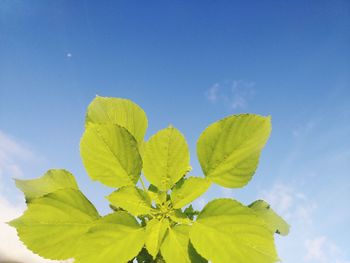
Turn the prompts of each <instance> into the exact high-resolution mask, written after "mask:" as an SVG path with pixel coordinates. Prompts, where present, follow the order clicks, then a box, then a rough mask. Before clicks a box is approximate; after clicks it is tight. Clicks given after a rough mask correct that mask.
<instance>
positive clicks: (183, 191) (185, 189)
mask: <svg viewBox="0 0 350 263" xmlns="http://www.w3.org/2000/svg"><path fill="white" fill-rule="evenodd" d="M210 185H211V182H210V181H209V180H207V179H205V178H200V177H189V178H187V179H184V182H183V183H182V184H180V185H179V187H177V186H175V187H174V189H173V191H172V192H171V195H170V197H171V201H172V203H173V207H174V208H181V207H184V206H186V205H188V204H189V203H191V202H192V201H193V200H195V199H197V198H198V197H200V196H201V195H202V194H204V193H205V192H206V191H207V190H208V188H209V186H210Z"/></svg>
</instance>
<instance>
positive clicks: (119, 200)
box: [107, 186, 153, 216]
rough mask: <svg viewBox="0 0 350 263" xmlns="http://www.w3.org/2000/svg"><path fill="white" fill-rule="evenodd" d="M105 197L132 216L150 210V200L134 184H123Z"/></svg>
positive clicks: (146, 212) (144, 213) (149, 211)
mask: <svg viewBox="0 0 350 263" xmlns="http://www.w3.org/2000/svg"><path fill="white" fill-rule="evenodd" d="M107 199H108V200H109V201H110V202H111V204H112V205H114V206H116V207H120V208H123V209H124V210H126V211H128V212H130V213H131V214H132V215H134V216H138V215H147V214H150V213H151V212H152V210H153V209H152V207H151V200H150V198H149V197H148V196H147V193H145V192H144V191H143V190H141V189H139V188H137V187H136V186H124V187H122V188H119V189H118V190H117V191H115V192H113V193H112V194H110V195H109V196H108V197H107Z"/></svg>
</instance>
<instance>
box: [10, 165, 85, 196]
mask: <svg viewBox="0 0 350 263" xmlns="http://www.w3.org/2000/svg"><path fill="white" fill-rule="evenodd" d="M16 186H17V187H18V188H19V189H20V190H21V191H22V192H23V193H24V195H25V198H26V200H27V202H30V201H31V200H32V199H34V198H37V197H40V196H43V195H45V194H48V193H52V192H55V191H57V190H60V189H65V188H71V189H76V190H78V185H77V182H76V181H75V178H74V176H73V175H72V174H71V173H70V172H68V171H66V170H63V169H52V170H48V171H47V172H46V173H45V174H44V175H43V176H41V177H40V178H37V179H32V180H19V179H16Z"/></svg>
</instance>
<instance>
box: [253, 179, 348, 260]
mask: <svg viewBox="0 0 350 263" xmlns="http://www.w3.org/2000/svg"><path fill="white" fill-rule="evenodd" d="M258 198H259V199H260V198H261V199H264V200H266V201H267V202H268V203H269V204H270V205H271V207H272V208H273V209H274V210H275V211H276V212H277V213H278V214H280V215H281V216H282V217H283V218H284V219H285V220H286V221H287V222H288V223H289V224H290V225H291V231H290V234H289V235H288V236H287V237H281V238H277V239H276V241H277V246H278V250H279V252H280V257H281V258H282V260H283V262H286V263H289V262H290V263H292V262H296V261H298V262H305V263H326V262H327V263H350V262H349V261H347V259H346V256H347V255H346V254H345V251H344V250H343V249H341V248H340V247H338V246H337V245H336V244H335V242H333V240H331V239H330V238H329V237H327V236H326V235H324V234H322V230H319V229H318V228H317V224H316V223H317V221H318V218H316V217H315V210H317V208H318V205H317V203H316V202H315V201H313V200H311V199H310V198H309V197H308V196H307V195H306V194H305V193H303V192H300V191H298V190H296V189H295V188H294V187H292V186H291V185H285V184H282V183H276V184H274V185H273V186H272V188H271V189H270V190H269V191H262V192H260V194H259V195H258Z"/></svg>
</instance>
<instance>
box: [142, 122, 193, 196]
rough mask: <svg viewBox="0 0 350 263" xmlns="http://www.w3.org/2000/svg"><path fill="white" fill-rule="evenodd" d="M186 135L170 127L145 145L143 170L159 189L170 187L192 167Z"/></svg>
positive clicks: (163, 189) (164, 189)
mask: <svg viewBox="0 0 350 263" xmlns="http://www.w3.org/2000/svg"><path fill="white" fill-rule="evenodd" d="M189 162H190V154H189V151H188V145H187V143H186V140H185V137H184V136H183V135H182V134H181V133H180V132H179V131H178V130H177V129H175V128H173V127H168V128H166V129H163V130H161V131H159V132H157V133H156V134H155V135H153V136H152V137H151V138H150V140H149V141H148V142H146V144H145V145H144V149H143V172H144V175H145V177H146V178H147V179H148V181H150V182H151V183H152V184H153V185H155V186H156V187H157V188H158V189H159V190H161V191H166V190H168V189H170V188H171V187H172V186H173V185H174V184H175V183H176V182H177V181H178V180H180V179H181V178H182V177H183V176H184V175H185V174H186V173H187V172H188V170H189V168H190V164H189Z"/></svg>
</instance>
